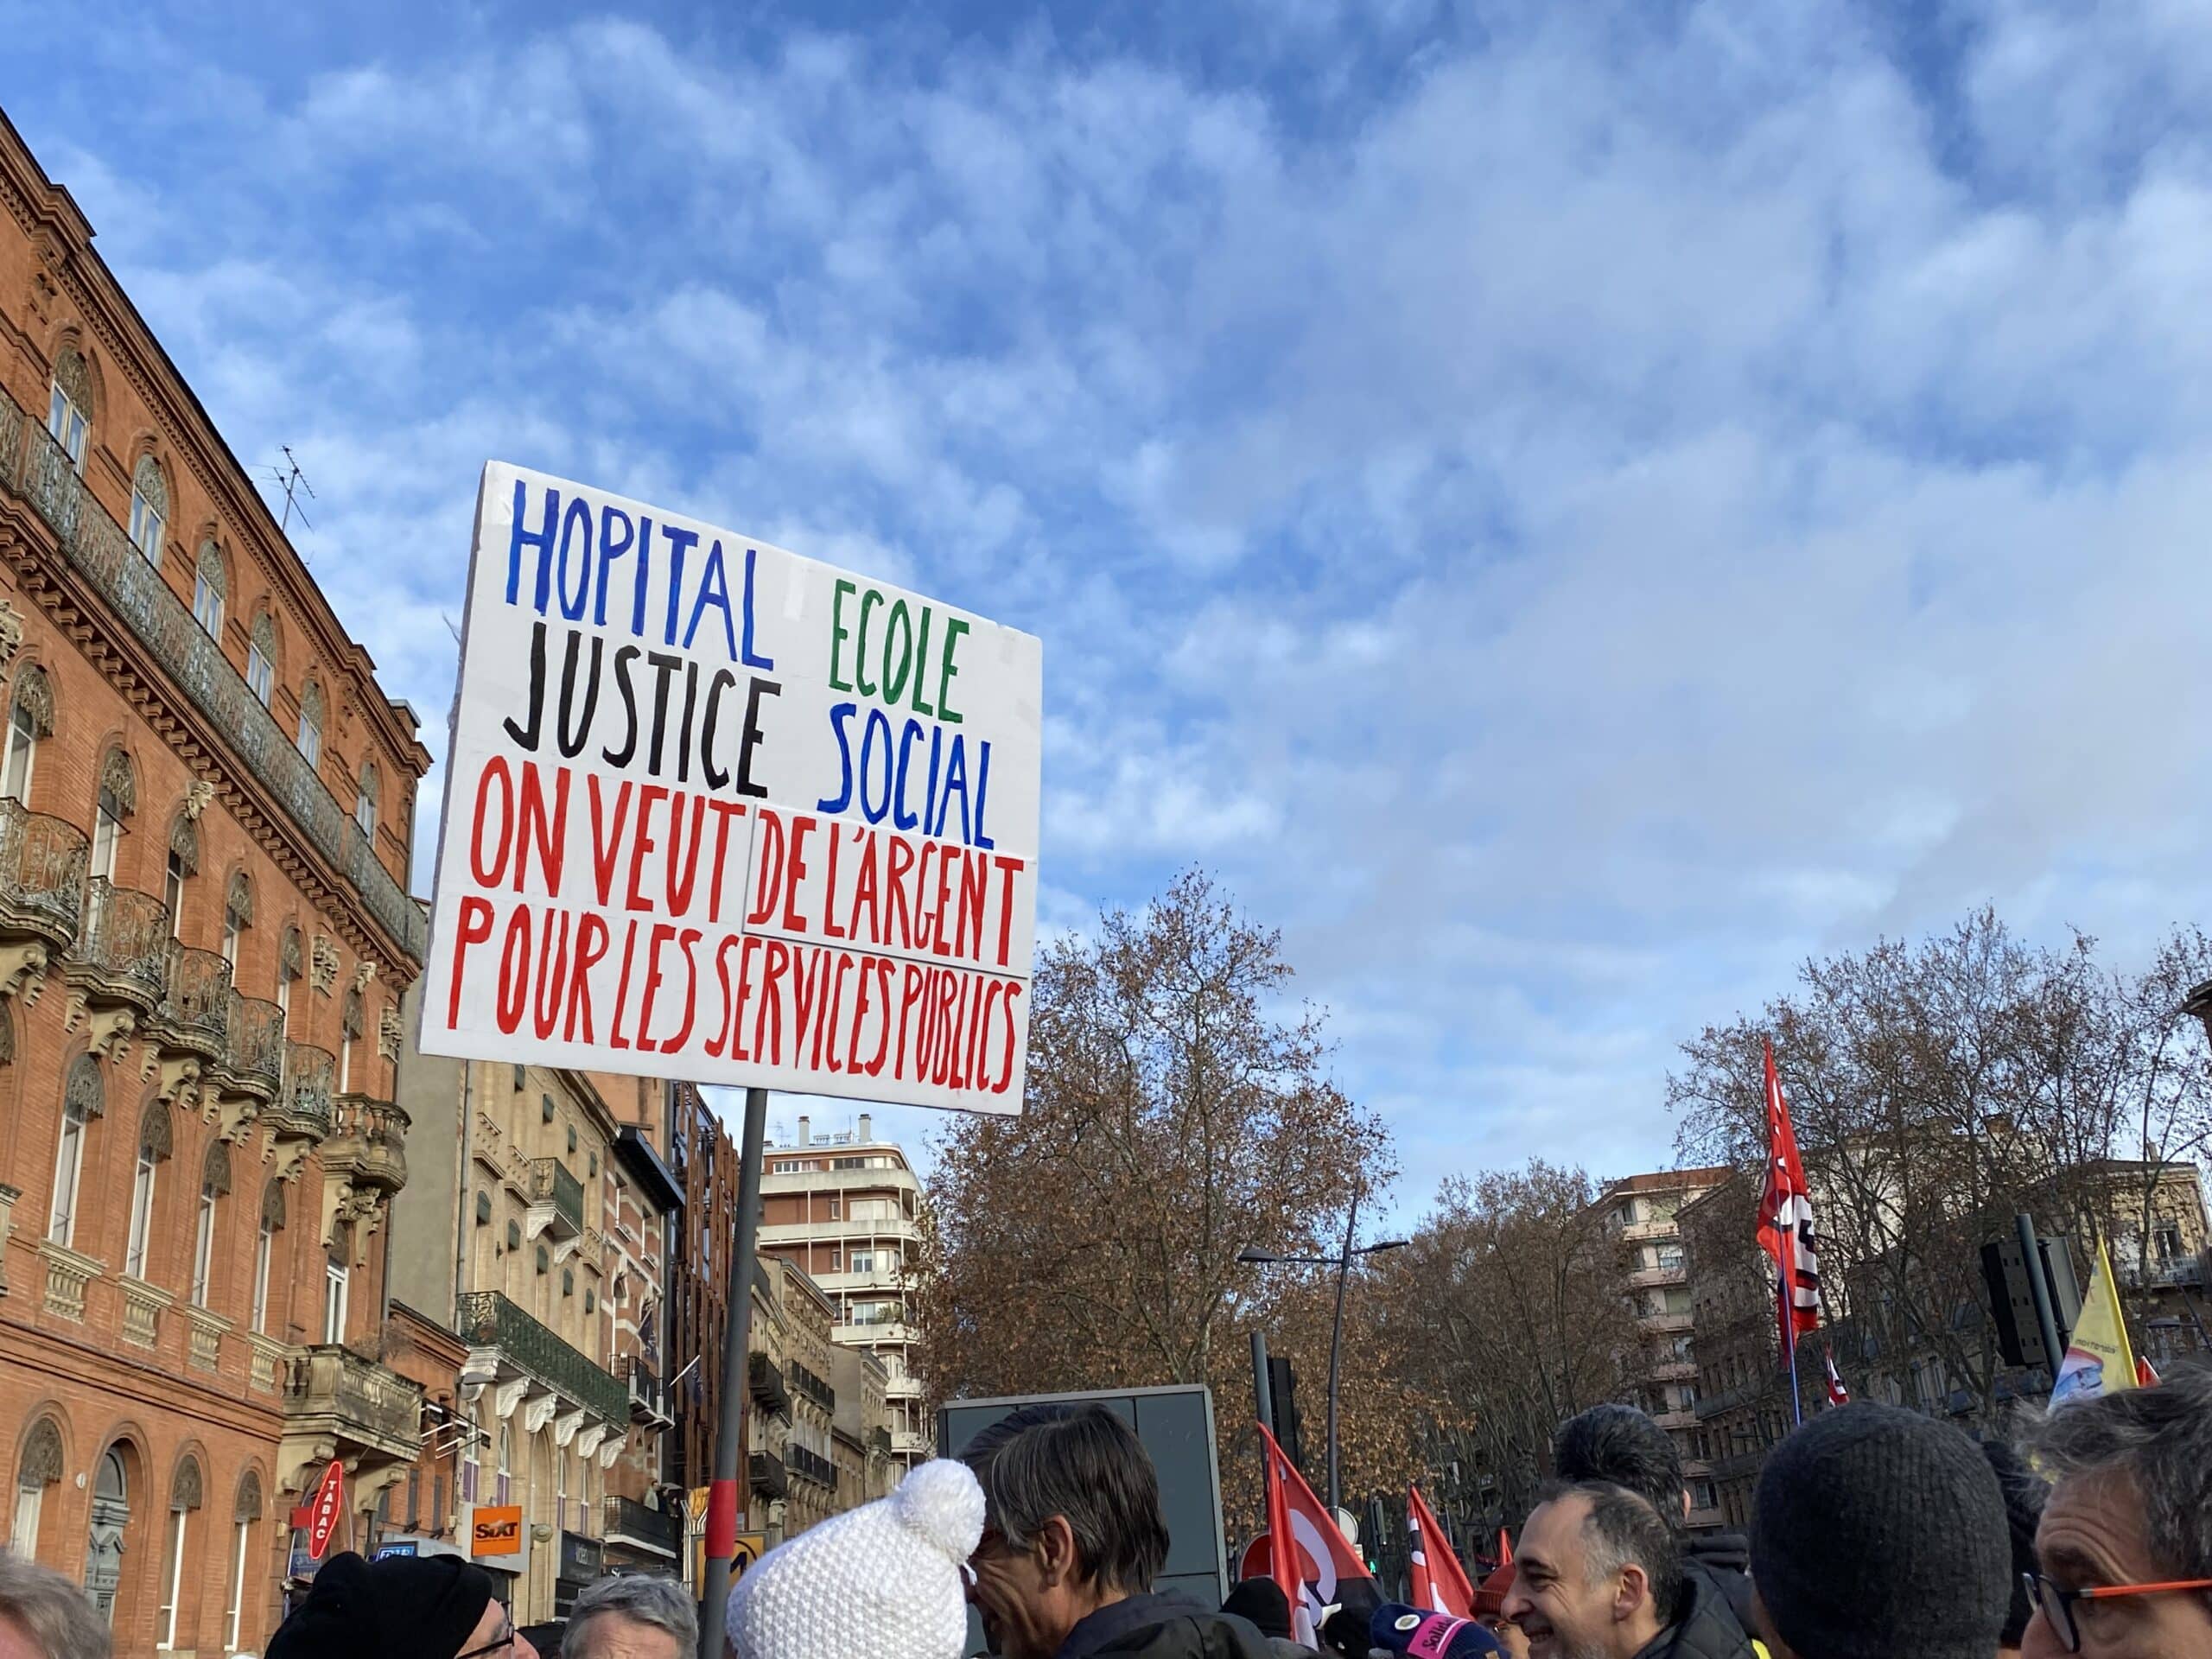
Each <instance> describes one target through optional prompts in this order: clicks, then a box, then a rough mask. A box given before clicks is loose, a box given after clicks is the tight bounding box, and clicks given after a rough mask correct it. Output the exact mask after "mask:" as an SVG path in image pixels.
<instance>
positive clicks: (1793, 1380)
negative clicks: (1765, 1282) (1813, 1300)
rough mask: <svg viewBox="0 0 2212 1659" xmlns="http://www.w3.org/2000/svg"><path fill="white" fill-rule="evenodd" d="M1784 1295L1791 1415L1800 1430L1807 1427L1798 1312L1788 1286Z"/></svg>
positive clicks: (1784, 1290) (1783, 1320)
mask: <svg viewBox="0 0 2212 1659" xmlns="http://www.w3.org/2000/svg"><path fill="white" fill-rule="evenodd" d="M1782 1294H1783V1305H1782V1330H1783V1336H1784V1338H1786V1339H1787V1341H1788V1343H1789V1414H1790V1416H1791V1417H1792V1418H1793V1419H1795V1420H1796V1427H1799V1428H1802V1427H1804V1426H1805V1402H1804V1401H1803V1400H1802V1399H1801V1398H1800V1397H1799V1396H1798V1393H1797V1319H1796V1309H1795V1308H1794V1307H1793V1306H1791V1303H1790V1298H1789V1288H1788V1287H1787V1286H1786V1285H1785V1287H1783V1293H1782Z"/></svg>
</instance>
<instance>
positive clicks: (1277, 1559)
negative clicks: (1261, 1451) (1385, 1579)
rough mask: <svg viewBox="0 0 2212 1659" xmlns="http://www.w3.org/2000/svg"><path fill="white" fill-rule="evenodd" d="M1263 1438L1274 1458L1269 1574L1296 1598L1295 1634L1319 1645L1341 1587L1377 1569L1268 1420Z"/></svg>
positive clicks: (1270, 1478)
mask: <svg viewBox="0 0 2212 1659" xmlns="http://www.w3.org/2000/svg"><path fill="white" fill-rule="evenodd" d="M1260 1439H1261V1440H1262V1442H1263V1444H1264V1446H1265V1452H1266V1456H1267V1460H1268V1577H1269V1578H1271V1579H1273V1580H1274V1581H1275V1582H1276V1583H1277V1584H1279V1585H1281V1586H1282V1592H1283V1595H1284V1596H1285V1597H1286V1598H1287V1599H1288V1600H1289V1602H1290V1624H1291V1634H1292V1635H1293V1636H1294V1637H1295V1638H1296V1639H1297V1640H1298V1641H1300V1643H1304V1644H1305V1645H1306V1646H1307V1647H1314V1646H1317V1645H1318V1644H1319V1638H1318V1637H1316V1636H1315V1634H1314V1632H1315V1630H1316V1628H1317V1627H1318V1626H1319V1624H1320V1622H1321V1610H1322V1609H1323V1608H1324V1607H1327V1606H1329V1605H1332V1604H1333V1603H1335V1602H1336V1601H1337V1599H1338V1596H1337V1586H1338V1585H1339V1584H1342V1583H1344V1581H1345V1580H1348V1579H1365V1578H1371V1577H1372V1576H1373V1574H1371V1573H1369V1572H1368V1570H1367V1563H1366V1562H1365V1561H1363V1560H1360V1559H1359V1554H1358V1552H1357V1551H1356V1550H1354V1549H1353V1548H1352V1547H1351V1544H1350V1543H1349V1542H1347V1541H1345V1538H1344V1534H1343V1533H1341V1532H1339V1531H1338V1529H1337V1522H1336V1517H1335V1516H1332V1515H1331V1514H1330V1513H1329V1508H1328V1505H1327V1504H1325V1503H1322V1502H1321V1500H1320V1498H1319V1497H1317V1496H1316V1495H1315V1493H1314V1491H1313V1488H1312V1487H1311V1486H1308V1485H1307V1484H1306V1477H1305V1476H1303V1475H1301V1474H1300V1473H1299V1472H1298V1465H1295V1464H1294V1463H1293V1462H1291V1460H1290V1459H1288V1458H1287V1457H1285V1456H1284V1455H1283V1450H1282V1447H1281V1446H1277V1445H1276V1444H1275V1437H1274V1435H1272V1434H1270V1433H1268V1430H1267V1426H1266V1425H1265V1424H1262V1425H1261V1426H1260Z"/></svg>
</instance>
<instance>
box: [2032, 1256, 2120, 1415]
mask: <svg viewBox="0 0 2212 1659" xmlns="http://www.w3.org/2000/svg"><path fill="white" fill-rule="evenodd" d="M2134 1386H2135V1351H2134V1350H2133V1348H2131V1347H2129V1346H2128V1343H2127V1321H2126V1319H2125V1318H2123V1317H2122V1315H2121V1313H2120V1287H2119V1285H2117V1284H2116V1283H2114V1282H2113V1276H2112V1257H2111V1255H2108V1254H2107V1252H2106V1249H2105V1245H2104V1241H2103V1240H2102V1239H2099V1240H2098V1241H2097V1264H2096V1271H2095V1273H2094V1275H2093V1276H2092V1277H2091V1279H2090V1281H2089V1294H2088V1298H2087V1300H2084V1301H2083V1302H2082V1317H2081V1319H2079V1320H2078V1321H2077V1322H2076V1323H2075V1326H2074V1334H2073V1336H2072V1337H2071V1338H2069V1340H2068V1342H2067V1344H2066V1358H2065V1361H2064V1363H2062V1364H2061V1365H2060V1366H2059V1368H2058V1382H2057V1385H2056V1387H2054V1388H2053V1389H2051V1391H2050V1403H2051V1405H2052V1406H2053V1407H2058V1406H2063V1405H2066V1404H2068V1403H2069V1402H2073V1401H2075V1400H2094V1399H2095V1398H2096V1397H2097V1396H2098V1395H2104V1394H2117V1393H2118V1392H2119V1391H2120V1389H2132V1388H2133V1387H2134Z"/></svg>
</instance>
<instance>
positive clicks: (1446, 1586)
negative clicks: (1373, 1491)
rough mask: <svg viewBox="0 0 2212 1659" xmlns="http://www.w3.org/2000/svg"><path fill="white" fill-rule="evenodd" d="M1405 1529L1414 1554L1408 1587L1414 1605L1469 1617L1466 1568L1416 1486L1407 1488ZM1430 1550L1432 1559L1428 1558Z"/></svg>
mask: <svg viewBox="0 0 2212 1659" xmlns="http://www.w3.org/2000/svg"><path fill="white" fill-rule="evenodd" d="M1406 1532H1407V1541H1408V1545H1409V1546H1410V1547H1411V1552H1412V1556H1413V1562H1412V1580H1413V1582H1412V1585H1411V1586H1410V1589H1411V1592H1412V1596H1413V1604H1414V1606H1416V1607H1426V1608H1428V1609H1429V1610H1430V1611H1433V1612H1439V1613H1449V1614H1451V1615H1452V1618H1473V1617H1474V1616H1475V1611H1474V1610H1475V1586H1473V1585H1471V1584H1470V1583H1468V1582H1467V1570H1466V1568H1465V1567H1461V1566H1460V1565H1459V1557H1458V1556H1457V1555H1455V1554H1452V1541H1451V1540H1449V1539H1448V1538H1446V1536H1445V1535H1444V1529H1443V1528H1441V1527H1440V1526H1438V1525H1437V1524H1436V1517H1435V1516H1433V1515H1432V1514H1430V1513H1429V1509H1428V1505H1427V1503H1424V1502H1423V1501H1422V1499H1421V1488H1420V1487H1418V1486H1414V1487H1412V1488H1409V1489H1408V1491H1407V1493H1406ZM1432 1554H1433V1556H1434V1558H1435V1559H1434V1560H1431V1559H1430V1557H1431V1555H1432Z"/></svg>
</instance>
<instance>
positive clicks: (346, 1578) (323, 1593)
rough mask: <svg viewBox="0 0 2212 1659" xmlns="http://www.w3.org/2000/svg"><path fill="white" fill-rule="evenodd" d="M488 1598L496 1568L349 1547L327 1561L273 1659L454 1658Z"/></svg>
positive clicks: (273, 1645) (272, 1648) (272, 1647)
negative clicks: (365, 1555)
mask: <svg viewBox="0 0 2212 1659" xmlns="http://www.w3.org/2000/svg"><path fill="white" fill-rule="evenodd" d="M490 1605H492V1578H491V1574H489V1573H486V1572H485V1571H484V1569H483V1568H482V1567H474V1566H471V1565H470V1564H469V1563H468V1562H467V1561H464V1560H461V1558H460V1557H459V1556H457V1555H423V1556H414V1555H394V1556H391V1557H390V1558H388V1559H386V1560H381V1561H375V1562H370V1561H365V1560H362V1559H361V1558H360V1557H359V1555H356V1554H353V1553H352V1552H351V1551H348V1552H347V1553H346V1554H342V1555H334V1556H332V1557H331V1558H330V1559H329V1560H327V1561H325V1562H324V1563H323V1564H322V1570H321V1572H319V1573H316V1574H315V1587H314V1588H313V1589H311V1590H309V1591H308V1599H306V1600H305V1601H303V1602H302V1603H301V1604H300V1605H299V1607H298V1609H297V1610H296V1611H295V1612H294V1613H293V1614H292V1616H291V1617H290V1618H288V1619H286V1620H285V1621H284V1623H283V1626H282V1627H281V1628H280V1629H279V1630H277V1634H276V1635H275V1636H273V1637H270V1641H269V1656H268V1659H354V1656H359V1659H390V1656H396V1655H399V1654H405V1655H406V1656H408V1659H454V1656H455V1655H457V1654H459V1653H460V1652H461V1648H462V1646H463V1645H464V1644H465V1643H467V1640H468V1638H469V1636H470V1634H471V1632H473V1631H474V1630H475V1629H476V1626H477V1624H479V1623H480V1621H481V1620H482V1618H483V1617H484V1610H485V1609H486V1607H488V1606H490Z"/></svg>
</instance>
